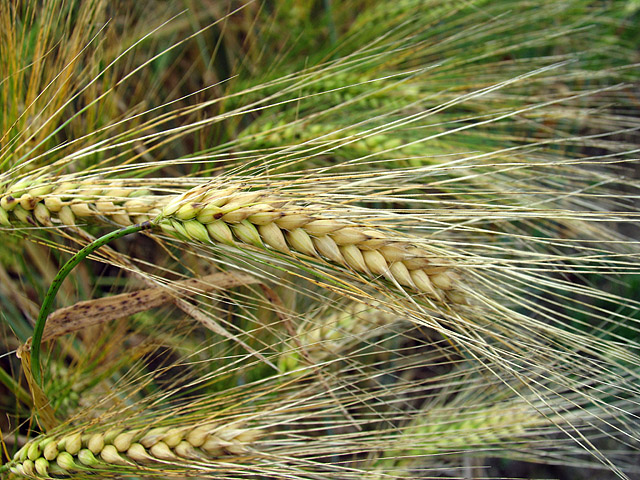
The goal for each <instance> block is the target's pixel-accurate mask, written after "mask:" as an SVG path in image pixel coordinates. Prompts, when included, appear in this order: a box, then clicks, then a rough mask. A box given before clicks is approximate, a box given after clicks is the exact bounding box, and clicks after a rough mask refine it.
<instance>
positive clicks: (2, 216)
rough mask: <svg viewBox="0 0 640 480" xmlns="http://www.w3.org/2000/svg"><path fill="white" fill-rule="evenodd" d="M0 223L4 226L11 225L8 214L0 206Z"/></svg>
mask: <svg viewBox="0 0 640 480" xmlns="http://www.w3.org/2000/svg"><path fill="white" fill-rule="evenodd" d="M0 225H4V226H5V227H10V226H11V222H10V221H9V214H8V213H7V211H6V210H5V209H4V208H2V207H0Z"/></svg>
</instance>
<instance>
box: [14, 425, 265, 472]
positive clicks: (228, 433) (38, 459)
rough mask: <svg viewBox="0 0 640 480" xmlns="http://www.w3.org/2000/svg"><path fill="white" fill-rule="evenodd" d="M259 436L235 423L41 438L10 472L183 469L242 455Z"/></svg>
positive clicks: (17, 456)
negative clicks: (171, 466) (169, 465)
mask: <svg viewBox="0 0 640 480" xmlns="http://www.w3.org/2000/svg"><path fill="white" fill-rule="evenodd" d="M260 434H261V432H260V431H259V430H256V429H247V428H241V427H240V426H239V425H238V424H237V423H236V424H232V425H218V424H213V423H211V424H199V425H188V426H183V427H172V428H169V427H158V428H147V429H125V428H111V429H109V430H105V431H97V432H95V431H94V432H90V433H89V432H86V433H85V432H81V431H80V432H74V433H70V434H67V435H59V436H56V435H42V436H40V437H37V438H35V439H33V440H31V441H30V442H28V443H27V444H26V445H24V446H23V447H22V448H21V449H20V450H18V452H16V454H15V455H14V457H13V464H12V465H11V467H10V470H11V471H12V472H13V473H16V474H19V475H25V476H29V477H37V478H41V477H48V476H49V475H51V474H69V473H71V472H73V471H77V470H84V471H91V470H94V469H99V468H101V467H108V466H112V465H120V466H131V467H137V468H140V467H143V466H145V465H149V466H153V464H163V465H166V464H167V462H169V463H172V464H178V465H181V464H183V465H187V466H188V465H189V464H190V462H192V461H194V460H195V461H200V462H207V461H211V460H213V459H215V458H221V457H225V458H228V457H232V456H239V455H246V454H247V453H250V452H251V445H252V443H253V442H254V441H255V440H257V439H258V438H259V436H260Z"/></svg>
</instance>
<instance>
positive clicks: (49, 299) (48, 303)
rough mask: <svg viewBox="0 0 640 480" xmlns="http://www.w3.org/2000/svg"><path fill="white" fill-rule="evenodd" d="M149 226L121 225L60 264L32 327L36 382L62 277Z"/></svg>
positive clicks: (32, 356) (40, 382)
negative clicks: (113, 243) (99, 251)
mask: <svg viewBox="0 0 640 480" xmlns="http://www.w3.org/2000/svg"><path fill="white" fill-rule="evenodd" d="M151 226H152V224H151V222H143V223H138V224H136V225H131V226H129V227H123V228H121V229H119V230H116V231H114V232H111V233H107V234H106V235H103V236H102V237H100V238H97V239H96V240H94V241H93V242H91V243H90V244H89V245H87V246H86V247H84V248H83V249H82V250H80V251H79V252H78V253H76V254H75V255H74V256H73V257H71V258H70V259H69V261H67V263H65V264H64V265H63V266H62V268H61V269H60V271H59V272H58V274H57V275H56V276H55V278H54V279H53V282H51V286H50V287H49V290H48V291H47V295H46V296H45V297H44V301H43V302H42V307H40V313H39V315H38V320H37V321H36V326H35V327H34V329H33V338H32V340H31V373H32V374H33V378H34V379H35V381H36V383H37V384H39V385H41V386H42V380H41V379H42V376H41V374H40V372H41V369H40V343H41V341H42V334H43V333H44V326H45V324H46V322H47V317H48V316H49V314H50V313H51V310H52V309H53V302H54V300H55V298H56V294H57V293H58V290H60V286H61V285H62V282H63V281H64V279H65V278H66V277H67V275H69V273H70V272H71V270H73V268H74V267H75V266H76V265H78V263H80V262H81V261H82V260H84V259H85V258H86V257H87V256H88V255H91V254H92V253H93V252H94V251H95V250H97V249H98V248H100V247H102V246H103V245H106V244H107V243H109V242H110V241H111V240H115V239H116V238H120V237H124V236H125V235H129V234H130V233H135V232H139V231H141V230H144V229H147V228H151Z"/></svg>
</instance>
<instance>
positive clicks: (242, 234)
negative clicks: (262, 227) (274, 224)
mask: <svg viewBox="0 0 640 480" xmlns="http://www.w3.org/2000/svg"><path fill="white" fill-rule="evenodd" d="M232 228H233V233H234V234H235V236H236V237H238V238H239V239H240V240H241V241H242V242H244V243H248V244H249V245H255V246H256V247H260V248H262V247H263V245H262V239H261V238H260V233H259V232H258V229H257V228H256V227H255V225H253V224H252V223H251V222H249V221H248V220H243V221H242V222H240V223H236V224H234V225H232Z"/></svg>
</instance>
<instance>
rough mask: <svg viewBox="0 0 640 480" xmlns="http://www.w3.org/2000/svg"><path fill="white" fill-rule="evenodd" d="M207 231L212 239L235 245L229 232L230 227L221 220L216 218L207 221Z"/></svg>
mask: <svg viewBox="0 0 640 480" xmlns="http://www.w3.org/2000/svg"><path fill="white" fill-rule="evenodd" d="M206 227H207V232H209V235H211V238H212V240H214V241H216V242H219V243H224V244H225V245H235V242H234V241H233V234H232V233H231V229H230V228H229V225H227V224H226V223H224V222H223V221H222V220H216V221H214V222H211V223H208V224H207V225H206Z"/></svg>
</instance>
